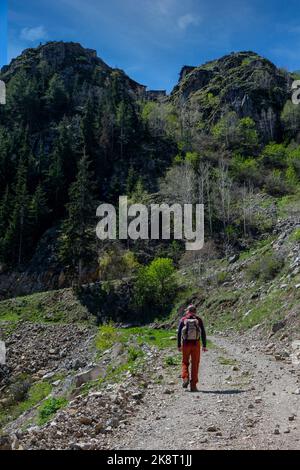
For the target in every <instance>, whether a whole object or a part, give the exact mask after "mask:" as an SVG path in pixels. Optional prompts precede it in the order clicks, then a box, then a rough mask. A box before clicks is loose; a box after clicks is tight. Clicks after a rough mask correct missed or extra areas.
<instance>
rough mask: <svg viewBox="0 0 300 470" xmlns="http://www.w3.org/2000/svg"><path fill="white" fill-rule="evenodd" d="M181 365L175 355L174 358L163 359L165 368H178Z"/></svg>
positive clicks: (177, 356) (179, 357)
mask: <svg viewBox="0 0 300 470" xmlns="http://www.w3.org/2000/svg"><path fill="white" fill-rule="evenodd" d="M180 363H181V356H179V354H177V355H176V356H167V357H166V359H165V365H166V366H169V367H170V366H178V365H179V364H180Z"/></svg>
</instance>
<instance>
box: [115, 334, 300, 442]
mask: <svg viewBox="0 0 300 470" xmlns="http://www.w3.org/2000/svg"><path fill="white" fill-rule="evenodd" d="M211 339H212V341H213V343H214V345H215V347H214V348H213V349H211V350H210V351H208V352H207V353H202V358H201V368H200V383H199V388H200V392H199V393H190V392H188V391H185V390H183V389H182V388H181V380H180V378H179V372H180V371H179V368H178V367H174V366H173V367H167V368H163V367H160V366H159V365H158V367H157V377H158V378H159V379H160V383H155V381H154V383H151V384H149V387H148V390H147V393H146V395H145V397H144V399H143V402H142V403H141V405H140V407H139V410H138V412H137V415H136V416H135V417H132V419H131V421H129V423H128V425H127V426H126V430H124V429H123V430H122V432H119V431H117V432H116V433H114V435H113V436H112V438H111V442H110V443H109V446H110V448H111V449H151V450H156V449H157V450H175V449H177V450H183V449H224V448H225V449H300V431H299V421H300V406H299V403H300V395H297V394H296V393H295V392H297V389H299V381H300V370H299V366H294V365H292V364H291V363H288V362H286V361H284V362H282V361H276V360H275V359H274V357H273V356H269V355H265V354H264V353H262V352H260V351H259V344H250V345H248V346H247V344H245V341H244V343H242V342H241V341H240V342H236V340H235V339H234V340H232V341H230V340H229V339H228V338H225V337H214V338H211ZM163 354H164V355H169V354H170V351H169V352H164V353H163ZM220 358H225V361H224V359H220ZM229 359H230V360H231V361H230V364H228V362H229V361H228V360H229ZM221 362H225V364H222V363H221ZM124 431H125V432H124Z"/></svg>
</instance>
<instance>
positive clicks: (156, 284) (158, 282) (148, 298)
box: [134, 258, 176, 313]
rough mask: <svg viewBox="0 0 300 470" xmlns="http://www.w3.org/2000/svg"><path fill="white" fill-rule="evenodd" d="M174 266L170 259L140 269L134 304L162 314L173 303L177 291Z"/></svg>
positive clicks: (160, 260) (159, 260) (161, 259)
mask: <svg viewBox="0 0 300 470" xmlns="http://www.w3.org/2000/svg"><path fill="white" fill-rule="evenodd" d="M174 271H175V268H174V265H173V261H172V260H171V259H169V258H157V259H155V260H153V261H152V262H151V263H150V264H149V265H148V266H145V267H143V268H141V269H140V271H139V273H138V275H137V279H136V282H135V286H134V304H135V305H136V306H137V307H138V308H140V309H143V308H144V309H146V310H149V309H151V308H152V309H154V310H156V311H158V312H160V313H162V312H163V310H164V309H165V308H166V307H167V306H168V304H169V303H170V302H171V299H172V296H173V295H174V291H175V289H176V282H175V279H174Z"/></svg>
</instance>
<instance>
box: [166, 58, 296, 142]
mask: <svg viewBox="0 0 300 470" xmlns="http://www.w3.org/2000/svg"><path fill="white" fill-rule="evenodd" d="M183 70H184V72H185V73H181V79H180V81H179V83H178V84H177V85H176V86H175V88H174V89H173V91H172V95H171V99H172V101H173V102H174V103H175V105H176V106H178V107H179V108H181V109H184V110H185V111H186V112H188V113H190V114H192V115H194V116H195V115H197V119H198V121H199V122H203V123H204V126H205V127H206V128H208V129H209V128H211V126H212V125H213V124H215V123H216V122H217V121H218V120H219V119H220V118H221V117H222V116H224V114H226V113H227V112H229V111H234V112H235V113H236V114H237V115H238V117H239V118H243V117H251V118H252V119H253V120H254V121H255V123H256V125H257V129H258V130H259V132H260V135H261V137H262V139H263V140H264V141H268V140H274V139H277V138H279V137H280V134H281V127H280V120H279V117H280V113H281V111H282V109H283V106H284V104H285V103H286V101H287V99H288V98H290V95H291V83H292V76H291V74H289V73H287V72H286V71H284V70H281V69H278V68H277V67H276V66H275V65H274V64H272V63H271V62H270V61H269V60H267V59H264V58H263V57H261V56H259V55H258V54H256V53H254V52H238V53H232V54H230V55H226V56H224V57H222V58H221V59H219V60H214V61H211V62H207V63H206V64H204V65H200V66H198V67H194V68H192V67H188V68H187V69H186V70H185V68H184V69H183Z"/></svg>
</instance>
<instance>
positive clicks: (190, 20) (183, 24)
mask: <svg viewBox="0 0 300 470" xmlns="http://www.w3.org/2000/svg"><path fill="white" fill-rule="evenodd" d="M200 21H201V18H200V17H199V16H195V15H193V14H192V13H186V14H185V15H182V16H180V17H179V18H178V20H177V24H178V27H179V29H182V30H183V31H184V30H185V29H186V28H187V27H188V26H192V25H193V26H197V25H198V24H199V23H200Z"/></svg>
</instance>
